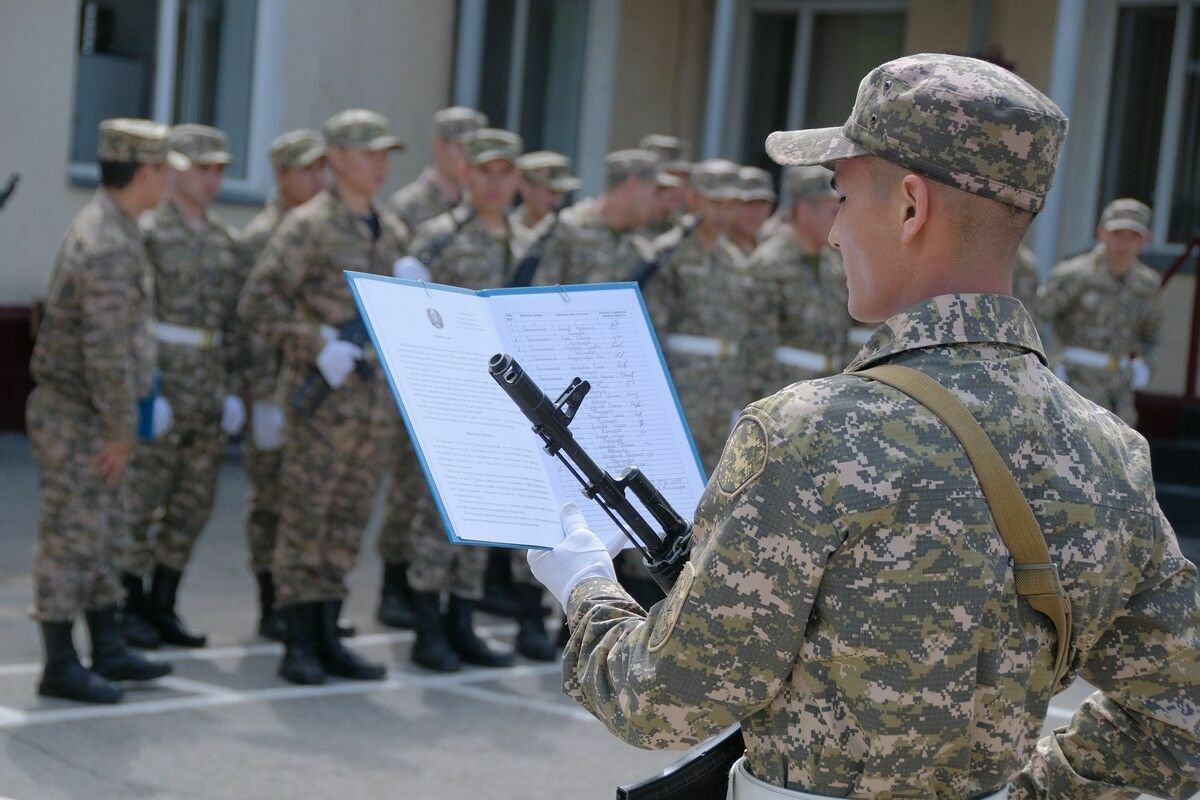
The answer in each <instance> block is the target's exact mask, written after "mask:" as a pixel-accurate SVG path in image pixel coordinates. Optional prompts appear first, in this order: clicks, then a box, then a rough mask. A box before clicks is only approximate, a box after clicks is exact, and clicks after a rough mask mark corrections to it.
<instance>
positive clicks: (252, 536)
mask: <svg viewBox="0 0 1200 800" xmlns="http://www.w3.org/2000/svg"><path fill="white" fill-rule="evenodd" d="M247 407H248V406H247ZM242 456H243V458H244V460H245V461H244V463H245V467H246V478H247V479H248V480H249V481H250V496H249V498H248V499H247V502H246V544H247V546H248V547H249V550H250V569H252V570H253V571H254V572H268V571H270V569H271V559H272V558H273V557H274V552H275V530H276V529H277V528H278V527H279V509H280V506H279V470H280V465H281V464H282V463H283V451H282V450H273V451H267V450H259V449H258V448H257V447H255V446H254V441H253V439H252V438H251V437H249V436H246V437H244V438H243V440H242Z"/></svg>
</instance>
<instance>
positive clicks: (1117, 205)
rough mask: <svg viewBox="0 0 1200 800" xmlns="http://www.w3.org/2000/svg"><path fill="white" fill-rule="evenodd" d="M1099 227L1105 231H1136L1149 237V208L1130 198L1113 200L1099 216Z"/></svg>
mask: <svg viewBox="0 0 1200 800" xmlns="http://www.w3.org/2000/svg"><path fill="white" fill-rule="evenodd" d="M1100 227H1102V228H1104V230H1106V231H1137V232H1138V233H1140V234H1141V235H1142V236H1149V235H1150V206H1148V205H1146V204H1145V203H1143V202H1142V201H1141V200H1134V199H1133V198H1132V197H1122V198H1120V199H1119V200H1113V201H1112V202H1111V203H1109V204H1108V205H1107V206H1105V207H1104V212H1103V213H1102V214H1101V215H1100Z"/></svg>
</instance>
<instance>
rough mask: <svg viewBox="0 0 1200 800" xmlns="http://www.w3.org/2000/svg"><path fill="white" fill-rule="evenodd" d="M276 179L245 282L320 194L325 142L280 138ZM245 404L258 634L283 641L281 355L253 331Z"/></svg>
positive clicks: (252, 224)
mask: <svg viewBox="0 0 1200 800" xmlns="http://www.w3.org/2000/svg"><path fill="white" fill-rule="evenodd" d="M268 156H269V157H270V159H271V168H272V169H273V170H274V172H275V189H276V192H275V196H274V197H272V198H271V200H270V202H268V203H267V207H266V208H264V209H263V210H262V211H260V212H259V213H258V214H257V215H256V216H255V217H254V219H252V220H250V221H249V222H248V223H246V227H245V228H243V229H242V251H243V255H244V260H243V269H244V270H245V273H244V274H245V275H249V272H250V270H251V269H252V268H253V267H254V262H255V261H256V260H257V259H258V257H259V256H260V255H262V252H263V250H264V249H265V248H266V246H267V241H268V240H269V239H270V238H271V236H272V235H273V234H274V233H275V229H276V228H278V227H279V224H280V223H281V222H283V218H284V217H285V216H286V215H287V213H288V212H289V211H291V210H292V209H293V208H298V207H299V206H302V205H304V204H305V203H307V202H308V201H309V200H311V199H312V198H313V197H315V196H316V195H317V193H318V192H320V191H321V190H322V189H324V188H325V142H324V140H323V139H322V138H321V134H320V133H319V132H318V131H314V130H306V129H301V130H294V131H288V132H287V133H284V134H283V135H281V136H280V137H279V138H277V139H276V140H275V141H273V142H272V143H271V148H270V150H269V151H268ZM242 337H243V338H242V342H241V344H242V347H243V356H242V359H241V362H242V366H243V370H244V372H243V378H242V387H243V389H244V391H245V395H244V397H243V399H244V401H245V403H246V404H247V406H248V407H249V408H250V436H249V437H246V438H244V439H243V441H242V448H243V452H244V454H245V465H246V477H247V478H248V479H249V480H250V499H249V502H248V503H247V507H246V543H247V545H248V546H249V550H250V568H251V570H252V571H253V572H254V575H255V577H256V578H257V579H258V602H259V611H260V613H259V617H258V634H259V635H260V636H265V637H266V638H268V639H274V640H276V641H283V636H284V633H285V629H284V625H283V618H282V617H281V616H280V615H279V613H278V611H276V609H275V584H274V581H272V579H271V558H272V554H273V553H274V551H275V529H276V528H277V527H279V514H280V508H279V465H280V459H281V457H282V448H283V418H284V413H283V402H284V401H283V398H280V397H279V396H278V394H277V391H276V390H277V388H278V387H277V385H276V384H277V380H278V377H279V364H280V359H281V356H282V354H281V353H280V352H279V349H278V348H276V347H273V346H272V345H271V344H270V343H269V342H267V341H266V340H264V339H263V338H262V337H261V336H258V335H256V334H255V333H254V332H253V331H251V330H247V329H245V326H243V330H242Z"/></svg>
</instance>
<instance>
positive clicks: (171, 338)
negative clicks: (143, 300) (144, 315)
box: [150, 320, 221, 350]
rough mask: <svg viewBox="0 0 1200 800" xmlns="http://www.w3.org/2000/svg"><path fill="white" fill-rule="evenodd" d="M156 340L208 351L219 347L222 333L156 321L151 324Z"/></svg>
mask: <svg viewBox="0 0 1200 800" xmlns="http://www.w3.org/2000/svg"><path fill="white" fill-rule="evenodd" d="M150 330H151V331H152V332H153V334H154V338H155V339H156V340H158V341H160V342H162V343H163V344H177V345H182V346H183V347H198V348H200V349H201V350H208V349H209V348H212V347H219V346H220V344H221V332H220V331H210V330H209V329H208V328H189V327H188V326H187V325H175V324H172V323H170V322H159V321H158V320H155V321H154V322H151V323H150Z"/></svg>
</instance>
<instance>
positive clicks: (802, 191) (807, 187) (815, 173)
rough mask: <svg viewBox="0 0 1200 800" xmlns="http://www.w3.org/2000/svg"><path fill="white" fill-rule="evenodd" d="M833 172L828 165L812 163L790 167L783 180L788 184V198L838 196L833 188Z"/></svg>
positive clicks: (808, 198)
mask: <svg viewBox="0 0 1200 800" xmlns="http://www.w3.org/2000/svg"><path fill="white" fill-rule="evenodd" d="M832 180H833V173H832V172H831V171H830V170H829V168H828V167H822V166H820V165H818V164H812V165H810V166H807V167H788V168H787V170H786V171H785V172H784V176H783V182H784V184H785V185H786V186H787V195H788V200H789V201H791V202H793V203H794V202H796V201H797V200H817V199H820V198H832V197H837V192H835V191H834V189H833V184H832V183H831V181H832Z"/></svg>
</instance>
